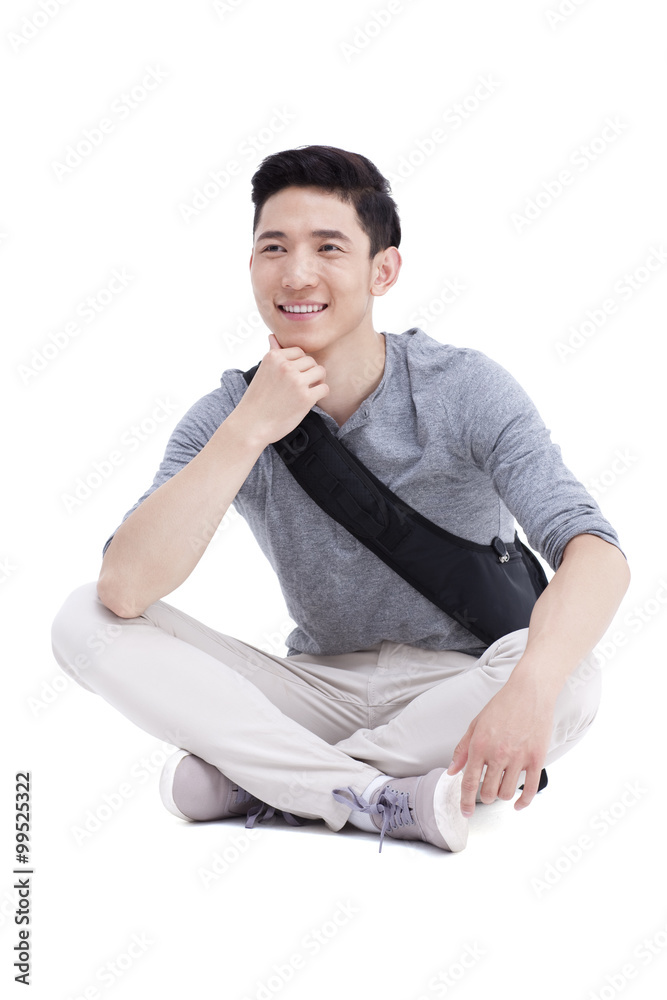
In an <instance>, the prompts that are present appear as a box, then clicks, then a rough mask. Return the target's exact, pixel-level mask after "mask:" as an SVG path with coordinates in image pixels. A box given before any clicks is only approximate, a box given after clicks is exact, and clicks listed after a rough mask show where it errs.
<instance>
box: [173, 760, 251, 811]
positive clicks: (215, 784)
mask: <svg viewBox="0 0 667 1000" xmlns="http://www.w3.org/2000/svg"><path fill="white" fill-rule="evenodd" d="M160 797H161V798H162V801H163V803H164V805H165V806H166V807H167V809H168V810H169V812H170V813H173V814H174V816H179V817H180V818H181V819H188V820H195V821H206V820H211V819H228V818H229V817H230V816H247V814H248V808H249V807H250V805H251V803H252V802H253V801H258V800H256V799H253V796H252V795H250V794H249V793H248V792H246V791H245V790H244V789H243V788H239V786H238V785H235V784H234V782H233V781H231V780H230V779H229V778H227V777H226V776H225V775H224V774H223V773H222V771H219V770H218V769H217V767H214V766H213V764H209V763H208V762H207V761H205V760H202V759H201V757H195V755H194V754H191V753H189V752H188V751H187V750H177V751H176V753H175V754H172V756H171V757H170V758H169V760H168V761H167V762H166V763H165V765H164V767H163V769H162V774H161V775H160Z"/></svg>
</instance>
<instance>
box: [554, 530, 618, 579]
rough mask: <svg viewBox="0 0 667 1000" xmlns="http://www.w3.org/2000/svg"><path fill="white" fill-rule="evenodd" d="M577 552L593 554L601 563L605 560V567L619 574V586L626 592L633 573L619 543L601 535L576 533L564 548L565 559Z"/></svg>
mask: <svg viewBox="0 0 667 1000" xmlns="http://www.w3.org/2000/svg"><path fill="white" fill-rule="evenodd" d="M575 554H577V555H581V556H592V557H594V558H595V559H596V560H599V564H600V565H602V562H603V561H604V567H605V569H606V570H607V571H608V572H611V573H614V575H615V576H617V578H618V582H619V587H623V592H624V593H625V591H626V590H627V589H628V587H629V586H630V580H631V577H632V574H631V572H630V566H629V564H628V560H627V559H626V557H625V555H624V553H623V552H622V551H621V549H620V548H619V547H618V546H617V545H614V543H613V542H608V541H607V540H606V539H604V538H600V536H599V535H591V534H583V535H575V536H574V538H571V539H570V541H569V542H568V543H567V545H566V546H565V549H564V550H563V560H565V559H566V558H568V557H573V556H575Z"/></svg>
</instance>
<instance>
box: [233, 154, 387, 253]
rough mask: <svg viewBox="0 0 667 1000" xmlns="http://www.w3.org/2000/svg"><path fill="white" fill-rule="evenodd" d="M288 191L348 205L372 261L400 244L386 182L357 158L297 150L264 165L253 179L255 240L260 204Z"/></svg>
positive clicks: (273, 156) (364, 160) (272, 157)
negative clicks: (310, 191) (310, 190)
mask: <svg viewBox="0 0 667 1000" xmlns="http://www.w3.org/2000/svg"><path fill="white" fill-rule="evenodd" d="M286 187H318V188H322V190H323V191H327V192H328V193H333V194H336V195H337V196H338V197H339V198H340V199H341V201H347V202H351V203H352V204H353V205H354V208H355V210H356V213H357V216H358V218H359V223H360V225H361V228H362V229H363V230H364V232H365V233H366V234H367V236H368V238H369V239H370V241H371V247H370V257H371V259H372V258H373V257H374V256H375V254H376V253H378V252H379V251H380V250H386V248H387V247H397V246H398V245H399V243H400V242H401V224H400V221H399V218H398V210H397V208H396V203H395V202H394V199H393V198H392V197H391V194H390V192H391V187H390V185H389V181H388V180H387V179H386V178H385V177H383V176H382V174H381V173H380V171H379V170H378V168H377V167H376V166H375V164H373V163H371V161H370V160H368V159H367V158H366V157H365V156H361V154H360V153H350V152H348V151H347V150H345V149H338V148H336V147H335V146H299V147H298V148H297V149H285V150H282V151H281V152H279V153H272V154H271V155H270V156H267V157H266V158H265V159H263V160H262V162H261V163H260V165H259V167H258V168H257V170H256V172H255V174H254V175H253V178H252V200H253V204H254V206H255V216H254V219H253V223H252V232H253V238H254V235H255V233H256V232H257V226H258V224H259V217H260V214H261V211H262V208H263V207H264V203H265V202H266V200H267V199H268V198H270V197H271V195H273V194H276V193H277V192H278V191H282V190H283V188H286Z"/></svg>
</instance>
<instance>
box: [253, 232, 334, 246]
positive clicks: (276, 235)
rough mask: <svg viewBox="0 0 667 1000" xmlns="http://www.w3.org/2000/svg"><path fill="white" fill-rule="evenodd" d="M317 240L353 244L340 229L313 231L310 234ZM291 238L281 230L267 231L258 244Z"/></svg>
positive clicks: (262, 234) (259, 237)
mask: <svg viewBox="0 0 667 1000" xmlns="http://www.w3.org/2000/svg"><path fill="white" fill-rule="evenodd" d="M310 235H311V236H313V237H317V239H327V240H340V241H341V242H343V243H352V240H351V239H350V237H349V236H346V235H345V233H341V231H340V229H313V231H312V233H311V234H310ZM287 239H289V237H288V236H287V234H286V233H283V232H282V230H280V229H267V230H265V231H264V232H263V233H260V234H259V236H258V237H257V242H259V241H260V240H287Z"/></svg>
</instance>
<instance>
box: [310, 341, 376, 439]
mask: <svg viewBox="0 0 667 1000" xmlns="http://www.w3.org/2000/svg"><path fill="white" fill-rule="evenodd" d="M335 346H336V347H340V348H343V346H344V345H343V344H340V345H335ZM314 356H315V355H313V357H314ZM385 358H386V340H385V337H384V334H382V333H376V332H375V331H374V330H371V331H370V335H369V336H368V337H367V338H366V339H365V340H364V343H363V346H362V347H361V348H357V349H355V350H354V352H351V351H350V350H349V348H345V349H343V350H338V351H335V352H334V351H331V352H330V353H329V355H328V357H327V358H322V357H318V358H317V359H316V360H317V361H318V363H319V364H322V365H324V367H325V368H326V372H327V375H326V382H327V385H328V386H329V393H328V395H327V396H325V397H324V398H323V399H321V400H320V401H319V402H318V404H317V405H318V406H319V407H320V409H321V410H324V412H325V413H328V414H329V415H330V416H332V417H333V418H334V420H335V421H336V423H337V424H338V426H339V427H342V426H343V424H344V423H345V422H346V421H347V420H349V418H350V417H351V416H352V414H353V413H355V412H356V411H357V410H358V409H359V407H360V406H361V404H362V403H363V401H364V400H365V399H367V398H368V396H370V395H371V393H373V392H374V391H375V390H376V389H377V387H378V385H379V384H380V382H381V381H382V376H383V375H384V367H385Z"/></svg>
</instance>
